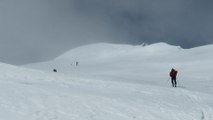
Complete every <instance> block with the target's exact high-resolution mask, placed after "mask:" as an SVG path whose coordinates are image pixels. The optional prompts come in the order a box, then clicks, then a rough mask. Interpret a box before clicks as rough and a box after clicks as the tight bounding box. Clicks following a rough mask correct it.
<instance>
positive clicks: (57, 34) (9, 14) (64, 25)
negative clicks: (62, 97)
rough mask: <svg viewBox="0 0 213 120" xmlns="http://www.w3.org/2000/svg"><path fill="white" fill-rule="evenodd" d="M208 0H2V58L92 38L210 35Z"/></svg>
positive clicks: (189, 39) (39, 54)
mask: <svg viewBox="0 0 213 120" xmlns="http://www.w3.org/2000/svg"><path fill="white" fill-rule="evenodd" d="M212 5H213V1H212V0H1V1H0V17H1V19H0V33H1V35H0V54H1V55H0V61H3V62H7V63H12V64H23V63H28V62H37V61H42V60H48V59H52V58H54V57H56V56H57V55H60V54H61V53H63V52H65V51H66V50H69V49H71V48H73V47H76V46H79V45H83V44H88V43H95V42H112V43H130V44H141V43H143V42H147V43H154V42H167V43H170V44H175V45H181V46H182V47H185V48H189V47H194V46H199V45H204V44H209V43H212V41H213V34H212V31H213V22H212V21H213V14H212V12H213V8H212Z"/></svg>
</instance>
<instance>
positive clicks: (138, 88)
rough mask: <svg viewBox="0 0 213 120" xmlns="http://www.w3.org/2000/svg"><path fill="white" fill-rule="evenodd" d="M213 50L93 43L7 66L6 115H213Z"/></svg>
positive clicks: (197, 118)
mask: <svg viewBox="0 0 213 120" xmlns="http://www.w3.org/2000/svg"><path fill="white" fill-rule="evenodd" d="M212 50H213V46H212V45H208V46H203V47H199V48H193V49H181V48H180V47H178V46H171V45H168V44H165V43H158V44H153V45H147V46H131V45H115V44H93V45H87V46H83V47H79V48H76V49H73V50H71V51H69V52H67V53H65V54H64V55H62V56H60V57H58V58H57V59H55V60H53V61H49V62H44V63H36V64H31V65H26V66H24V67H25V68H23V67H15V66H10V65H7V64H0V72H1V74H0V82H1V83H0V88H1V91H0V119H1V120H213V74H212V71H211V70H212V69H213V61H212V59H213V57H212V55H211V54H212V53H211V51H212ZM76 61H78V62H79V65H78V66H76V65H75V63H76ZM172 67H174V68H176V69H177V70H178V71H179V74H178V87H177V88H173V87H171V84H170V80H169V76H168V73H169V71H170V69H171V68H172ZM29 68H30V69H29ZM33 69H34V70H33ZM53 69H57V71H58V72H52V70H53Z"/></svg>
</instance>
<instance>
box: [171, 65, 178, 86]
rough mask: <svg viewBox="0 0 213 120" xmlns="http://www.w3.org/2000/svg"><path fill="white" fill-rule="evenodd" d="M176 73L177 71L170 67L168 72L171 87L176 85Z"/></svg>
mask: <svg viewBox="0 0 213 120" xmlns="http://www.w3.org/2000/svg"><path fill="white" fill-rule="evenodd" d="M177 73H178V71H177V70H175V69H174V68H172V69H171V71H170V73H169V75H170V77H171V82H172V86H173V87H177V81H176V77H177Z"/></svg>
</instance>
